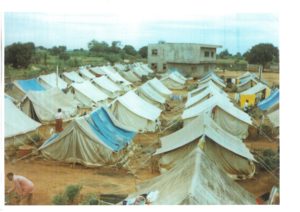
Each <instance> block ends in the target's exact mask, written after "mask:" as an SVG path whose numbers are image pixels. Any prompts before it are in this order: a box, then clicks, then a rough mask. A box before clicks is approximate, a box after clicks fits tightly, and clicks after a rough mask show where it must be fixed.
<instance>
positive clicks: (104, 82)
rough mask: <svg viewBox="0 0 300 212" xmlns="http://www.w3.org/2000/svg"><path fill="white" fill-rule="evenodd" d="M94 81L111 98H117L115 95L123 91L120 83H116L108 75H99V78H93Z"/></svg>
mask: <svg viewBox="0 0 300 212" xmlns="http://www.w3.org/2000/svg"><path fill="white" fill-rule="evenodd" d="M93 82H94V84H95V85H96V87H97V88H99V89H100V90H101V91H103V92H104V93H105V94H106V95H108V96H109V97H110V98H115V97H117V96H119V95H120V93H121V91H122V89H121V88H120V87H119V86H118V85H116V84H115V83H114V82H112V81H111V80H110V79H108V78H107V77H106V76H102V77H97V78H95V79H93Z"/></svg>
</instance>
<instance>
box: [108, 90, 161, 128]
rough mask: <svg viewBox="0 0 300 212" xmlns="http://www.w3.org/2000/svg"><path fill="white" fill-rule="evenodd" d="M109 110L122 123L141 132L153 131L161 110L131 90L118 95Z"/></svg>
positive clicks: (156, 126) (157, 125)
mask: <svg viewBox="0 0 300 212" xmlns="http://www.w3.org/2000/svg"><path fill="white" fill-rule="evenodd" d="M110 111H111V112H112V113H113V115H114V116H115V117H116V119H118V120H119V121H120V122H121V123H122V124H124V125H126V126H130V127H131V128H133V129H135V130H136V131H142V132H147V131H150V132H154V131H155V130H156V129H157V128H158V127H159V116H160V113H161V112H162V110H161V109H159V108H157V107H155V106H154V105H152V104H150V103H148V102H147V101H145V100H144V99H142V98H141V97H139V96H138V95H136V94H135V93H134V92H133V91H129V92H127V93H126V94H124V95H123V96H120V97H118V98H117V99H116V100H115V101H114V102H113V103H112V104H111V106H110Z"/></svg>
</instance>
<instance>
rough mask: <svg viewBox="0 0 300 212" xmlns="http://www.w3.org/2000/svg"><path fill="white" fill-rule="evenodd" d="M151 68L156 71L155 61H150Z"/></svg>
mask: <svg viewBox="0 0 300 212" xmlns="http://www.w3.org/2000/svg"><path fill="white" fill-rule="evenodd" d="M151 69H152V70H154V71H157V64H156V63H151Z"/></svg>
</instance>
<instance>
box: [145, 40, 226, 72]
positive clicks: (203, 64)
mask: <svg viewBox="0 0 300 212" xmlns="http://www.w3.org/2000/svg"><path fill="white" fill-rule="evenodd" d="M221 47H222V46H220V45H209V44H195V43H162V44H149V45H148V65H149V67H151V69H152V70H154V71H156V72H158V73H163V72H165V71H167V70H169V69H177V70H178V71H180V72H181V73H182V74H184V75H185V76H191V77H201V76H203V75H205V74H206V73H207V72H208V71H210V70H214V69H215V66H216V51H217V48H221Z"/></svg>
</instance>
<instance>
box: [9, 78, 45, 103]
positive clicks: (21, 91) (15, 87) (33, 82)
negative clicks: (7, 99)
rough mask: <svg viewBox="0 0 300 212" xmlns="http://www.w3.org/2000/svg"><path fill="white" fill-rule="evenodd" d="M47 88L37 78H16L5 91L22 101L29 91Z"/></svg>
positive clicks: (17, 100)
mask: <svg viewBox="0 0 300 212" xmlns="http://www.w3.org/2000/svg"><path fill="white" fill-rule="evenodd" d="M43 90H45V88H44V87H43V86H42V85H41V84H40V83H39V82H38V81H37V79H35V78H33V79H26V80H14V81H13V84H12V85H11V86H9V88H8V89H5V92H6V93H7V94H8V95H10V96H11V97H13V98H14V99H15V100H16V102H18V103H19V102H21V101H22V99H23V98H24V96H25V95H26V93H27V92H28V91H43Z"/></svg>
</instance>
